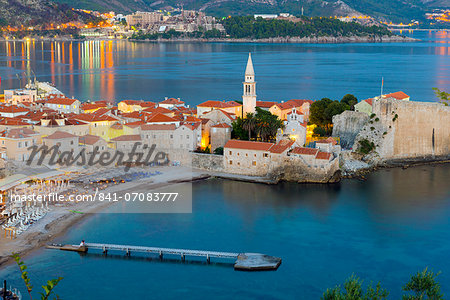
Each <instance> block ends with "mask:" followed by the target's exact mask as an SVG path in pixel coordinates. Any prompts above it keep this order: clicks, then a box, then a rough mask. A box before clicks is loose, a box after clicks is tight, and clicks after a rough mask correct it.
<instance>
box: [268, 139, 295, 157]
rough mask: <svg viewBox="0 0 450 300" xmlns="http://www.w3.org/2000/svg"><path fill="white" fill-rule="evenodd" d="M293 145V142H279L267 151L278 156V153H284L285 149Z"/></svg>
mask: <svg viewBox="0 0 450 300" xmlns="http://www.w3.org/2000/svg"><path fill="white" fill-rule="evenodd" d="M293 144H294V141H291V140H281V141H279V142H278V143H277V144H275V145H273V146H272V147H271V148H270V150H269V151H270V152H271V153H277V154H280V153H283V152H284V151H286V150H287V149H289V147H291V146H292V145H293Z"/></svg>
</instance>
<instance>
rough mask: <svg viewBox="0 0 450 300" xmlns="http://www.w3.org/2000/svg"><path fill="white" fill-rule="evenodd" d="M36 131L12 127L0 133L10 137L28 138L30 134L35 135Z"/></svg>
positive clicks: (2, 135)
mask: <svg viewBox="0 0 450 300" xmlns="http://www.w3.org/2000/svg"><path fill="white" fill-rule="evenodd" d="M36 134H38V133H37V132H35V131H33V130H31V129H29V128H14V129H10V130H4V131H2V132H1V133H0V136H1V137H6V138H11V139H23V138H29V137H30V136H31V135H36Z"/></svg>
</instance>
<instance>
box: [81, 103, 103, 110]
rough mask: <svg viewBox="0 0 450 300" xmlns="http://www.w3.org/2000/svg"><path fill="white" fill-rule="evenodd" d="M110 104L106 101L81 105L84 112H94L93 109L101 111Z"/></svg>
mask: <svg viewBox="0 0 450 300" xmlns="http://www.w3.org/2000/svg"><path fill="white" fill-rule="evenodd" d="M107 106H108V104H107V103H106V101H97V102H90V103H89V102H85V103H83V104H81V109H82V110H92V109H99V108H106V107H107Z"/></svg>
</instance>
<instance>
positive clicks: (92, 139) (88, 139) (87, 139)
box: [78, 134, 101, 145]
mask: <svg viewBox="0 0 450 300" xmlns="http://www.w3.org/2000/svg"><path fill="white" fill-rule="evenodd" d="M100 139H101V137H99V136H97V135H92V134H86V135H83V136H80V138H79V139H78V141H79V143H80V144H85V145H94V144H95V143H97V142H98V141H99V140H100Z"/></svg>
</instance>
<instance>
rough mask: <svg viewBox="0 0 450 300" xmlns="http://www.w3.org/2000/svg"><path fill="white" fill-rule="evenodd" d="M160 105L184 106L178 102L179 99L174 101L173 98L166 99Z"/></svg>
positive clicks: (181, 102)
mask: <svg viewBox="0 0 450 300" xmlns="http://www.w3.org/2000/svg"><path fill="white" fill-rule="evenodd" d="M159 103H160V104H173V105H180V104H184V102H183V101H181V100H179V99H175V98H169V99H166V100H164V101H161V102H159Z"/></svg>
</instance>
